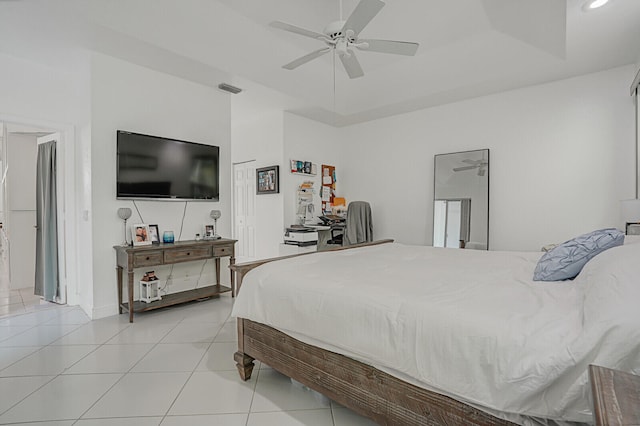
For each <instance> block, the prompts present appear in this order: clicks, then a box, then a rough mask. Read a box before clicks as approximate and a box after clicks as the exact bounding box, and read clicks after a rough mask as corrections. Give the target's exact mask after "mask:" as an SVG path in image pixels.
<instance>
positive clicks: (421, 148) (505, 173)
mask: <svg viewBox="0 0 640 426" xmlns="http://www.w3.org/2000/svg"><path fill="white" fill-rule="evenodd" d="M634 72H635V69H634V67H633V66H627V67H621V68H616V69H613V70H609V71H605V72H600V73H596V74H590V75H585V76H580V77H577V78H572V79H568V80H563V81H558V82H553V83H549V84H544V85H539V86H533V87H528V88H523V89H518V90H513V91H510V92H505V93H501V94H496V95H492V96H486V97H482V98H477V99H471V100H467V101H463V102H458V103H454V104H449V105H444V106H440V107H435V108H430V109H425V110H421V111H416V112H413V113H409V114H404V115H400V116H395V117H390V118H386V119H381V120H377V121H374V122H369V123H364V124H360V125H355V126H351V127H348V128H346V129H344V132H343V134H342V139H343V144H344V147H345V151H344V153H345V155H344V160H343V161H344V162H345V163H347V164H349V167H348V168H343V169H342V170H343V171H342V173H341V177H342V185H343V187H342V188H344V194H345V195H346V197H347V198H348V199H355V198H360V199H363V200H368V201H370V202H371V204H372V208H373V220H374V234H375V237H376V238H395V239H396V241H399V242H403V243H410V244H427V245H428V244H431V240H432V230H431V226H432V220H433V218H432V215H433V209H432V200H433V156H434V155H435V154H442V153H447V152H457V151H466V150H474V149H483V148H489V149H491V165H490V168H491V176H490V195H489V197H490V237H489V241H490V247H491V249H493V250H539V249H540V247H541V246H542V245H544V244H548V243H553V242H562V241H564V240H566V239H568V238H571V237H573V236H575V235H578V234H580V233H584V232H588V231H591V230H593V229H596V228H602V227H607V226H617V227H620V226H621V225H622V224H621V223H620V216H619V215H620V211H619V200H622V199H626V198H631V197H632V196H633V191H634V175H633V173H634V171H633V170H634V158H633V154H634V144H633V139H634V136H633V134H634V126H635V124H634V121H635V120H634V107H633V102H632V99H631V97H630V96H629V84H630V82H631V81H632V79H633V77H634V75H635V74H634Z"/></svg>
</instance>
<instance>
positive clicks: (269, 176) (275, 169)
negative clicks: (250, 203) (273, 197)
mask: <svg viewBox="0 0 640 426" xmlns="http://www.w3.org/2000/svg"><path fill="white" fill-rule="evenodd" d="M279 169H280V166H270V167H262V168H260V169H256V194H258V195H261V194H277V193H279V192H280V187H279V180H280V176H279Z"/></svg>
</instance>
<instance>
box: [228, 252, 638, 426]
mask: <svg viewBox="0 0 640 426" xmlns="http://www.w3.org/2000/svg"><path fill="white" fill-rule="evenodd" d="M540 256H541V253H518V252H486V251H476V250H451V249H441V248H432V247H418V246H407V245H402V244H396V243H392V242H389V241H385V242H382V243H375V244H369V245H364V246H360V247H356V248H350V249H348V250H337V251H333V252H323V253H314V254H310V255H303V256H297V257H295V258H294V257H289V258H285V259H280V260H278V261H273V260H264V261H260V262H254V263H249V264H239V265H236V266H235V267H234V269H235V270H236V272H237V278H238V284H239V285H241V286H242V290H241V291H239V294H238V298H237V300H236V303H235V305H234V310H233V313H232V315H233V316H235V317H238V352H236V354H235V355H234V358H235V360H236V363H237V366H238V371H239V373H240V376H241V377H242V379H244V380H247V379H249V378H250V376H251V370H252V368H253V361H254V360H255V359H257V360H260V361H262V362H264V363H265V364H267V365H269V366H271V367H273V368H275V369H276V370H278V371H280V372H282V373H283V374H286V375H288V376H290V377H291V378H293V379H295V380H297V381H300V382H302V383H303V384H305V385H306V386H308V387H310V388H312V389H314V390H317V391H319V392H321V393H323V394H325V395H326V396H328V397H329V398H331V399H333V400H335V401H337V402H339V403H341V404H343V405H346V406H348V407H350V408H351V409H353V410H354V411H357V412H359V413H361V414H363V415H365V416H367V417H370V418H371V419H373V420H374V421H376V422H377V423H379V424H393V425H400V424H401V425H412V424H414V425H424V424H464V425H467V424H478V425H506V424H512V423H515V424H556V423H557V424H562V423H572V422H590V421H591V402H590V394H589V387H588V372H587V370H588V366H589V365H590V364H598V365H602V366H606V367H610V368H616V369H620V370H624V371H628V372H634V373H638V372H640V314H639V313H638V309H636V306H637V301H638V300H640V297H639V296H640V285H636V281H638V280H637V278H636V277H639V276H640V266H638V265H637V264H638V262H637V259H640V257H639V256H640V244H628V245H624V246H621V247H616V248H613V249H610V250H607V251H606V252H604V253H602V254H600V255H598V256H596V257H595V258H594V259H592V260H591V261H589V262H588V263H587V265H586V266H585V267H584V269H583V270H582V272H581V273H580V275H579V276H578V277H577V278H576V279H574V280H572V281H563V282H534V281H532V274H533V270H534V268H535V266H536V263H537V261H538V259H539V258H540Z"/></svg>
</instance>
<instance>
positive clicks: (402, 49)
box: [358, 39, 420, 56]
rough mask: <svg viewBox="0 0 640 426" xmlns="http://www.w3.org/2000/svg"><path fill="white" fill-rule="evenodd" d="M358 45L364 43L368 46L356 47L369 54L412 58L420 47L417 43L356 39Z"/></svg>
mask: <svg viewBox="0 0 640 426" xmlns="http://www.w3.org/2000/svg"><path fill="white" fill-rule="evenodd" d="M358 43H366V44H367V45H368V46H361V47H358V48H359V49H361V50H368V51H370V52H380V53H392V54H394V55H406V56H413V55H415V54H416V52H417V51H418V47H419V46H420V45H419V44H418V43H412V42H408V41H396V40H370V39H364V40H363V39H358Z"/></svg>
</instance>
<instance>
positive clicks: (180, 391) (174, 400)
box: [160, 316, 229, 424]
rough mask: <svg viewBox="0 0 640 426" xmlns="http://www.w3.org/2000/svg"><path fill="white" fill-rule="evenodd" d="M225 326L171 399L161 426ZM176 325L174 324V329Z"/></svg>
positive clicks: (214, 337)
mask: <svg viewBox="0 0 640 426" xmlns="http://www.w3.org/2000/svg"><path fill="white" fill-rule="evenodd" d="M185 319H186V318H183V319H182V320H180V321H179V322H178V324H181V323H182V322H183V321H184V320H185ZM226 319H229V316H227V318H226ZM225 324H226V321H224V322H223V323H222V326H221V327H220V329H219V330H218V332H217V333H216V335H215V336H213V339H212V340H211V343H210V344H209V346H208V347H207V349H206V350H205V351H204V352H203V353H202V356H201V357H200V360H199V361H198V363H197V364H196V365H195V367H193V370H192V371H191V374H189V377H188V378H187V380H185V382H184V384H183V385H182V387H181V388H180V390H179V391H178V393H177V394H176V397H175V398H174V399H173V401H172V402H171V404H170V405H169V408H167V411H166V413H164V416H162V420H160V424H162V422H164V420H165V419H166V418H167V416H168V415H169V412H170V411H171V409H172V408H173V406H174V405H175V403H176V401H177V400H178V398H180V395H181V394H182V392H183V391H184V388H185V387H186V386H187V383H189V380H191V378H192V377H193V374H194V373H195V372H196V369H197V368H198V366H199V365H200V363H201V362H202V360H203V359H204V357H205V356H206V355H207V352H208V351H209V349H211V347H212V346H213V343H214V342H215V341H216V337H218V335H219V334H220V332H221V331H222V329H223V328H224V325H225ZM177 326H178V325H177V324H176V327H177Z"/></svg>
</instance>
